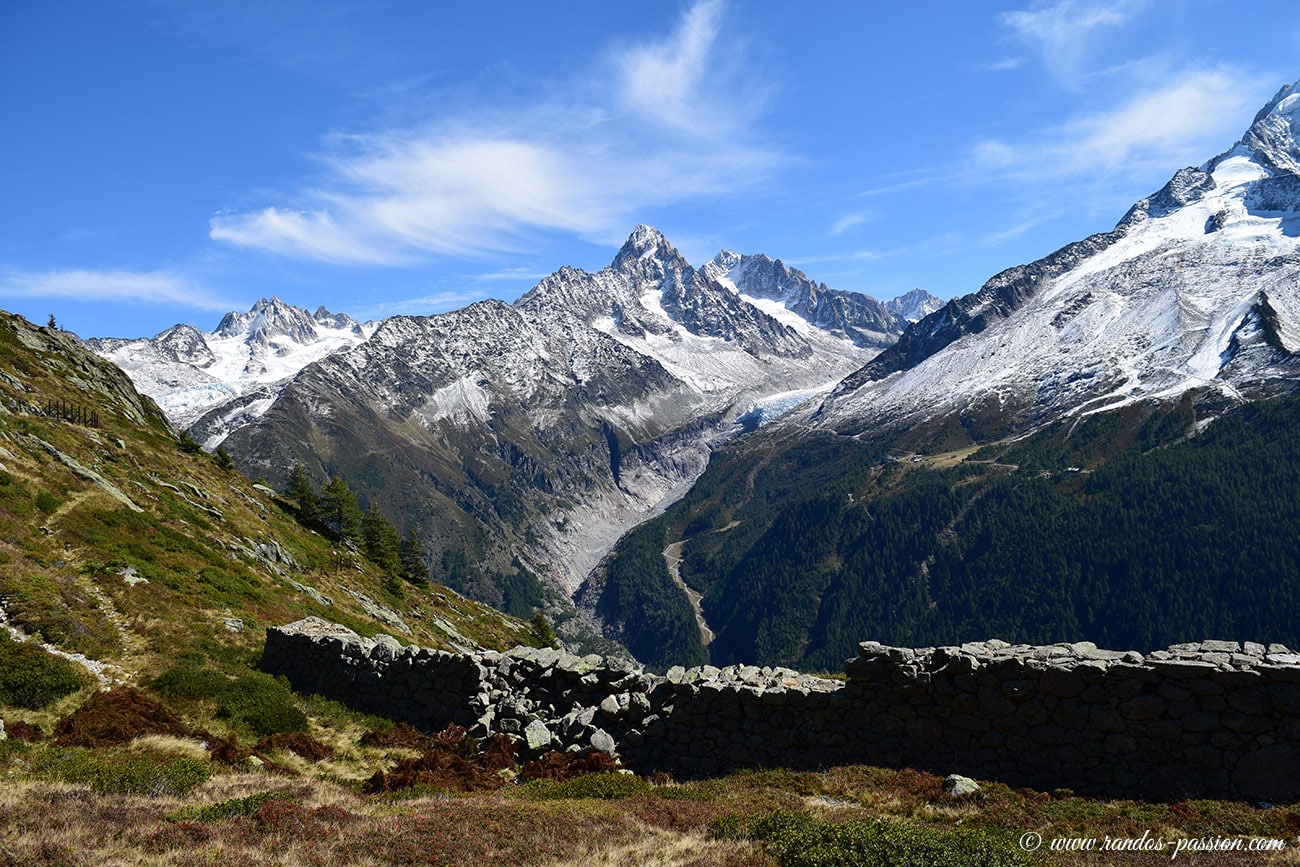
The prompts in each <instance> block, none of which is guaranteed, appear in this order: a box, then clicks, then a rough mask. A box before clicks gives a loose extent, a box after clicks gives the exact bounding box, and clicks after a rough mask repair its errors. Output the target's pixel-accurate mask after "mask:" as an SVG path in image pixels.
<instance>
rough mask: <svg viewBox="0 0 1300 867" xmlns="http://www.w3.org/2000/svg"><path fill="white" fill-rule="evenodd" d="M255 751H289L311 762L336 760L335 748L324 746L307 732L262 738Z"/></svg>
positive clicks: (282, 733) (286, 733)
mask: <svg viewBox="0 0 1300 867" xmlns="http://www.w3.org/2000/svg"><path fill="white" fill-rule="evenodd" d="M254 749H255V750H256V751H257V752H259V753H267V752H270V751H271V750H288V751H289V752H291V753H293V754H294V755H297V756H301V757H302V758H304V759H306V760H307V761H309V762H320V761H324V760H325V759H332V758H334V748H333V747H331V746H329V745H328V744H323V743H321V742H320V741H318V740H316V739H315V738H314V737H312V736H311V735H309V734H307V733H306V732H281V733H280V734H275V735H271V736H270V737H265V738H262V739H261V740H260V741H258V742H257V746H256V747H254Z"/></svg>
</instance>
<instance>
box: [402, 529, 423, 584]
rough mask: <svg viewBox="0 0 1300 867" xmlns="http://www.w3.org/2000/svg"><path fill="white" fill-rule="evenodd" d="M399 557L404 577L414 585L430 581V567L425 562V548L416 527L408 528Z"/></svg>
mask: <svg viewBox="0 0 1300 867" xmlns="http://www.w3.org/2000/svg"><path fill="white" fill-rule="evenodd" d="M397 556H398V558H399V559H400V560H401V561H402V577H404V578H405V579H406V580H407V581H410V582H411V583H412V584H423V583H425V582H426V581H428V580H429V567H428V566H427V565H426V564H425V562H424V548H423V547H422V546H421V545H420V537H419V536H418V535H417V534H416V532H415V528H414V527H407V528H406V535H405V536H403V537H402V542H401V544H400V545H399V546H398V549H397Z"/></svg>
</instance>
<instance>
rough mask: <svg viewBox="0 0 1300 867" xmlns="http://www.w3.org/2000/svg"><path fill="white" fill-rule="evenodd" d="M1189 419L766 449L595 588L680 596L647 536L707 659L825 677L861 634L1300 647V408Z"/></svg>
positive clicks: (695, 500)
mask: <svg viewBox="0 0 1300 867" xmlns="http://www.w3.org/2000/svg"><path fill="white" fill-rule="evenodd" d="M1195 421H1196V419H1195V415H1194V413H1193V410H1192V405H1191V403H1190V402H1184V403H1183V404H1181V405H1179V406H1177V407H1161V408H1159V409H1155V410H1153V409H1151V408H1146V409H1145V410H1143V411H1142V412H1141V413H1134V412H1130V413H1128V414H1127V415H1125V416H1108V417H1100V418H1096V419H1092V420H1090V421H1088V422H1087V423H1085V424H1083V425H1082V426H1079V427H1076V428H1075V429H1074V430H1072V431H1069V432H1068V435H1067V432H1066V429H1064V428H1061V429H1052V430H1046V431H1043V432H1040V433H1039V434H1038V435H1036V436H1035V437H1032V438H1030V439H1028V440H1026V441H1022V442H1020V443H1017V444H1011V445H997V446H986V447H985V448H983V449H981V450H979V451H978V452H973V453H971V454H969V455H965V460H960V461H957V460H955V459H950V460H948V461H931V460H926V461H922V462H911V461H908V460H902V461H899V460H889V459H886V458H885V455H886V450H885V446H886V445H887V444H885V443H875V444H864V443H860V442H857V441H855V440H852V439H849V438H846V437H821V438H813V439H802V440H794V441H787V442H784V443H778V442H771V441H764V440H763V438H762V437H761V436H760V437H759V438H757V439H756V440H755V441H753V442H751V443H748V444H742V445H741V446H740V447H739V448H734V449H731V450H728V451H726V452H724V453H722V454H720V455H719V456H718V457H717V459H715V462H714V465H713V466H711V468H710V470H709V472H708V473H706V475H705V477H704V478H703V479H702V480H701V483H700V484H699V485H697V487H696V489H695V490H694V491H692V493H691V495H690V496H689V497H688V498H687V499H686V500H684V501H683V502H682V503H679V504H678V505H677V506H676V507H674V508H673V509H672V510H670V511H669V512H668V513H667V514H665V515H664V516H662V517H661V518H659V519H658V520H657V521H656V522H653V523H651V524H650V525H647V526H646V527H644V528H642V529H641V530H639V531H638V533H640V534H644V536H645V537H648V536H651V535H653V538H654V543H653V544H646V543H645V542H644V537H643V539H642V541H641V543H639V544H637V545H628V544H625V545H622V546H620V548H619V550H618V551H617V552H616V555H615V559H616V560H618V561H620V568H619V571H618V573H617V575H611V576H610V577H611V581H610V582H609V583H607V585H606V587H605V592H606V593H607V594H609V593H613V592H620V588H618V587H615V588H611V586H610V584H616V585H617V584H618V583H619V580H622V581H630V582H633V583H636V582H639V585H638V587H639V589H638V592H641V593H642V594H644V595H647V596H650V595H653V593H654V592H660V593H661V594H662V595H663V597H664V599H666V600H667V599H668V598H669V597H672V596H680V591H677V590H676V588H675V587H673V586H672V585H671V584H669V583H667V582H665V581H662V580H661V581H658V582H648V581H646V579H645V576H648V575H652V574H655V570H659V569H662V565H661V561H662V555H661V553H660V552H661V550H662V546H660V545H659V543H658V540H659V539H663V540H664V544H667V542H669V541H675V540H677V539H681V538H687V539H688V541H687V542H686V544H685V546H684V561H683V563H682V574H683V576H684V577H685V578H686V580H687V581H688V583H690V584H691V586H692V587H695V588H696V589H698V590H701V591H703V592H704V594H705V596H704V611H705V615H706V617H707V619H708V621H709V624H710V625H711V626H712V628H713V629H714V630H716V632H717V633H718V635H717V639H716V640H715V641H714V642H713V644H712V645H710V647H709V651H710V654H711V656H712V659H713V661H714V662H716V663H732V662H742V661H743V662H757V663H764V664H776V663H782V664H791V665H796V666H800V667H804V668H822V669H828V670H837V669H839V667H840V666H841V665H842V662H843V660H844V659H845V658H846V657H848V656H851V655H853V653H854V652H855V649H856V644H857V642H859V641H861V640H864V639H868V638H870V639H876V640H880V641H885V642H889V643H896V644H905V645H928V644H953V643H959V642H963V641H970V640H978V639H984V638H991V637H999V638H1003V639H1006V640H1009V641H1026V642H1033V643H1046V642H1054V641H1065V640H1068V641H1078V640H1091V641H1095V642H1097V643H1098V644H1099V645H1102V646H1108V647H1116V648H1135V649H1139V650H1148V649H1152V648H1155V647H1163V646H1166V645H1168V644H1170V643H1174V642H1179V641H1188V640H1196V639H1202V638H1207V637H1220V638H1236V639H1251V640H1258V641H1277V642H1283V643H1289V644H1297V643H1300V621H1297V620H1296V619H1295V618H1294V616H1293V615H1292V612H1293V611H1294V610H1295V606H1296V604H1297V603H1300V533H1297V532H1296V528H1297V526H1300V522H1298V520H1297V519H1300V401H1297V400H1295V399H1280V400H1275V401H1272V402H1268V403H1261V404H1253V405H1248V406H1244V407H1240V408H1237V409H1234V410H1232V411H1231V412H1229V413H1227V414H1226V415H1224V416H1223V417H1222V418H1220V419H1218V420H1217V421H1215V422H1214V423H1212V424H1210V425H1209V426H1208V427H1206V428H1204V429H1203V430H1202V431H1201V432H1200V433H1198V434H1197V435H1195V436H1188V434H1189V433H1190V432H1191V431H1192V430H1193V429H1194V426H1195ZM656 558H658V560H659V562H656ZM619 576H622V577H621V578H620V577H619ZM628 576H632V577H628ZM615 579H618V580H615ZM684 604H685V601H684V600H682V601H681V602H680V603H677V602H672V603H670V602H665V603H664V604H663V605H661V606H659V608H658V609H657V610H659V611H661V612H668V611H680V610H681V606H682V605H684ZM643 607H644V608H646V609H650V608H652V607H653V605H652V604H651V603H650V602H648V601H647V602H644V603H643ZM647 626H648V628H645V629H643V630H642V631H643V634H642V635H641V636H640V642H639V643H640V645H641V646H642V648H643V650H642V652H643V653H645V652H646V650H645V649H649V650H650V651H651V652H650V653H648V654H647V655H646V658H647V659H649V660H650V661H652V662H655V663H658V664H661V665H663V664H669V663H671V662H674V661H678V660H677V659H674V658H671V657H669V656H668V655H667V652H668V651H669V649H676V648H679V647H681V646H683V644H684V643H685V639H684V638H683V636H689V635H690V634H691V633H692V632H693V630H694V624H693V623H692V622H691V621H690V619H689V617H688V616H686V615H682V616H680V617H677V618H669V617H667V616H660V617H659V618H658V619H657V620H656V621H655V622H654V623H651V624H648V625H647ZM655 648H663V650H664V652H662V653H659V654H657V655H656V654H655V653H654V652H653V651H654V649H655ZM687 661H689V660H687Z"/></svg>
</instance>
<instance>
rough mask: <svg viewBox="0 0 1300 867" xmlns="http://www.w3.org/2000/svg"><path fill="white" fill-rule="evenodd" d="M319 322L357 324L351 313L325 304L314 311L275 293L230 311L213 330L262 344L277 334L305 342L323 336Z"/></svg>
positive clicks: (338, 325) (339, 326)
mask: <svg viewBox="0 0 1300 867" xmlns="http://www.w3.org/2000/svg"><path fill="white" fill-rule="evenodd" d="M317 326H324V327H326V328H332V329H351V328H355V327H357V322H356V321H355V320H354V319H353V318H352V317H351V316H348V315H347V314H344V313H331V312H330V311H329V310H328V309H326V308H325V306H324V305H321V306H319V307H317V308H316V312H315V313H314V314H313V313H309V312H307V311H306V310H305V309H303V308H302V307H295V306H294V305H292V304H289V303H287V302H284V301H281V300H280V299H279V298H278V297H277V296H275V295H272V296H271V297H270V298H263V299H261V300H260V301H258V302H257V303H256V304H254V305H253V306H252V308H250V309H249V311H248V312H247V313H240V312H238V311H235V310H232V311H230V312H229V313H227V314H226V315H225V316H223V317H222V318H221V322H220V323H219V324H218V325H217V329H216V331H214V332H213V334H214V335H216V336H218V337H243V338H244V339H246V340H249V341H252V342H255V343H261V344H262V345H267V344H268V343H269V342H270V341H271V339H272V338H275V337H288V338H290V339H292V340H294V341H295V342H297V343H304V344H305V343H312V342H314V341H316V340H318V339H320V336H321V335H320V333H319V332H318V331H317Z"/></svg>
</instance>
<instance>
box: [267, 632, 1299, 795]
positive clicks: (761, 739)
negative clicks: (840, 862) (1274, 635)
mask: <svg viewBox="0 0 1300 867" xmlns="http://www.w3.org/2000/svg"><path fill="white" fill-rule="evenodd" d="M262 665H263V668H264V669H265V670H267V671H269V672H271V673H273V674H282V675H285V676H286V677H287V678H288V679H289V681H290V682H291V683H292V684H293V686H294V688H295V689H298V690H300V691H307V692H316V693H320V694H322V695H325V696H328V697H330V698H334V699H337V700H339V701H342V702H345V703H347V704H349V705H350V706H353V707H356V708H359V709H361V710H365V711H368V712H371V713H376V714H380V715H383V716H386V717H388V718H390V719H394V720H400V721H404V722H408V723H410V724H412V725H414V726H417V727H419V728H423V729H425V730H436V729H441V728H443V727H445V726H446V725H448V724H452V723H454V724H457V725H463V726H466V727H467V728H469V729H470V733H471V734H474V735H476V736H480V737H481V736H485V735H487V734H489V733H493V732H502V733H506V734H510V735H513V736H515V737H517V738H519V739H520V741H521V744H522V746H523V749H524V752H525V754H538V753H541V752H544V751H546V750H550V749H561V750H563V749H582V748H586V747H596V748H598V749H602V750H605V751H607V752H612V753H616V754H617V755H618V756H619V757H620V758H621V759H622V760H623V762H624V763H625V764H626V765H627V766H629V767H631V768H633V769H634V770H637V771H639V772H642V773H649V772H652V771H658V770H662V771H668V772H670V773H673V774H677V775H684V776H698V775H706V774H716V773H723V772H727V771H731V770H735V769H738V768H745V767H790V768H804V769H810V768H819V767H829V766H832V765H842V764H858V763H861V764H874V765H883V766H887V767H914V768H919V769H924V770H929V771H934V772H938V773H944V774H947V773H952V772H957V773H962V774H969V775H971V776H975V777H979V778H982V779H995V780H999V781H1002V782H1006V783H1008V784H1011V785H1016V786H1032V787H1035V788H1039V789H1044V790H1051V789H1057V788H1069V789H1073V790H1075V791H1077V792H1081V793H1092V794H1098V795H1107V796H1124V797H1143V798H1161V799H1169V798H1173V799H1180V798H1187V797H1218V798H1246V799H1250V800H1268V801H1291V800H1297V799H1300V655H1297V654H1292V653H1291V652H1290V651H1289V650H1288V649H1287V648H1284V647H1281V646H1278V645H1272V646H1269V647H1264V646H1263V645H1259V644H1252V643H1249V642H1248V643H1246V644H1244V645H1243V644H1238V643H1237V642H1224V641H1206V642H1201V643H1199V644H1186V645H1177V646H1175V647H1171V648H1170V649H1169V650H1166V651H1157V652H1154V653H1150V654H1146V655H1142V654H1138V653H1135V652H1131V651H1130V652H1116V651H1108V650H1099V649H1097V648H1096V647H1095V646H1094V645H1092V644H1088V643H1079V644H1058V645H1050V646H1046V647H1032V646H1028V645H1010V644H1007V643H1006V642H1001V641H996V640H995V641H987V642H978V643H971V644H965V645H962V646H960V647H939V648H922V649H912V648H900V647H888V646H885V645H882V644H878V643H876V642H864V643H863V644H862V645H861V646H860V650H859V656H858V657H856V658H855V659H851V660H849V661H848V662H847V663H846V666H845V673H846V675H847V679H845V680H836V679H830V678H823V677H816V676H812V675H806V674H800V673H798V672H795V671H791V670H789V669H782V668H769V667H758V666H731V667H728V668H721V669H720V668H715V667H712V666H703V667H699V668H693V669H689V670H686V669H682V668H673V669H670V670H669V671H668V673H667V675H666V676H660V675H655V674H651V673H649V672H646V671H645V670H643V669H641V668H640V667H638V666H635V665H632V664H628V663H622V662H617V661H613V660H608V661H607V660H605V659H603V658H601V657H599V656H586V657H578V656H574V655H572V654H569V653H565V652H562V651H557V650H550V649H538V648H523V647H520V648H515V649H514V650H511V651H508V652H506V653H495V652H482V653H474V654H453V653H447V652H443V651H434V650H429V649H426V648H417V647H415V646H413V645H412V646H403V645H402V644H401V643H399V642H398V641H397V640H396V639H393V638H391V637H388V636H383V635H381V636H376V637H375V638H374V639H363V638H361V637H360V636H358V635H357V634H356V633H354V632H352V631H351V630H348V629H346V628H344V627H341V626H338V625H335V624H329V623H326V622H325V621H323V620H319V619H317V618H308V619H306V620H302V621H299V622H297V623H294V624H290V625H289V626H285V627H280V628H272V629H270V630H268V633H267V642H266V650H265V652H264V654H263V661H262Z"/></svg>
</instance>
